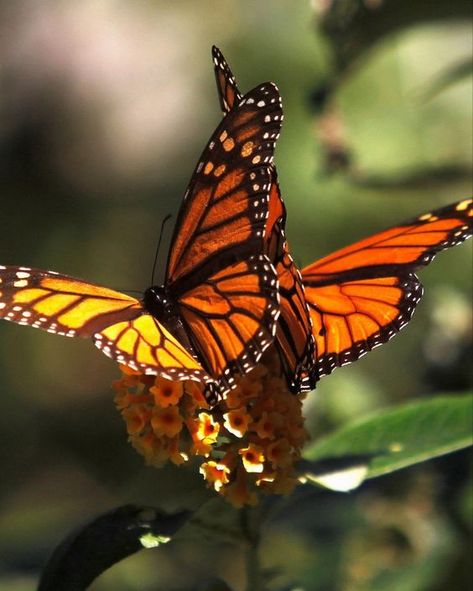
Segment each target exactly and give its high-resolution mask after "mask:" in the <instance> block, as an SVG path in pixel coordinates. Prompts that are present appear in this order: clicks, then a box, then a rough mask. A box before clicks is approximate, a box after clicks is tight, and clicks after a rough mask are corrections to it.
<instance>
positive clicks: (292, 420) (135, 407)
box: [114, 353, 308, 507]
mask: <svg viewBox="0 0 473 591" xmlns="http://www.w3.org/2000/svg"><path fill="white" fill-rule="evenodd" d="M121 369H122V373H123V377H122V379H120V380H117V381H116V382H114V389H115V391H116V397H115V402H116V405H117V407H118V409H119V410H120V412H121V414H122V417H123V419H124V420H125V422H126V426H127V431H128V435H129V439H130V442H131V443H132V445H133V446H134V447H135V449H136V450H137V451H138V452H139V453H141V454H142V455H143V456H144V457H145V460H146V462H147V463H148V464H151V465H154V466H158V467H159V466H162V465H163V464H164V463H165V462H166V461H168V460H170V461H171V462H173V463H175V464H177V465H179V464H182V463H184V462H186V461H188V460H189V459H190V458H191V457H193V456H200V457H202V458H204V461H203V463H202V464H201V466H200V472H201V474H202V475H203V477H204V479H205V480H206V482H207V484H208V486H209V487H212V488H214V490H215V491H217V492H218V493H219V494H221V495H223V496H224V497H225V498H226V499H227V500H228V501H229V502H231V503H232V504H233V505H235V506H237V507H241V506H243V505H246V504H255V503H256V502H257V498H258V494H257V493H258V491H263V492H272V493H280V494H284V493H289V492H291V491H292V489H293V488H294V486H295V485H296V484H297V475H296V472H295V469H294V463H295V462H296V461H297V460H298V459H299V458H300V449H301V447H302V445H303V444H304V443H305V442H306V440H307V438H308V435H307V432H306V431H305V429H304V426H303V418H302V412H301V410H302V409H301V406H302V402H301V399H300V397H298V396H295V395H294V394H292V393H291V392H290V391H289V390H288V388H287V385H286V382H285V379H284V377H283V376H282V372H281V366H280V362H279V359H278V357H277V356H276V354H274V353H269V354H267V355H265V357H264V360H263V361H262V362H261V363H260V364H259V365H257V366H256V367H255V368H254V369H253V370H252V371H251V372H249V373H248V374H247V375H245V376H241V377H239V378H238V380H237V386H236V387H235V388H234V389H232V390H230V391H229V392H228V393H227V395H226V396H225V397H224V399H223V400H221V401H220V402H219V403H218V405H216V406H215V407H213V408H211V409H210V408H209V406H208V404H207V402H206V399H205V397H204V385H203V384H198V383H196V382H192V381H190V380H189V381H179V382H173V381H170V380H166V379H164V378H161V377H159V376H149V375H143V374H139V373H138V372H135V371H133V370H130V369H129V368H126V367H123V366H122V368H121Z"/></svg>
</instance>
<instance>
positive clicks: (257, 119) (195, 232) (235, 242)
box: [166, 82, 282, 294]
mask: <svg viewBox="0 0 473 591" xmlns="http://www.w3.org/2000/svg"><path fill="white" fill-rule="evenodd" d="M281 122H282V108H281V101H280V97H279V92H278V90H277V88H276V86H275V85H274V84H272V83H270V82H268V83H265V84H262V85H260V86H258V87H257V88H255V89H254V90H252V91H251V92H249V93H248V94H247V95H246V96H245V97H244V98H243V99H242V101H240V103H239V105H238V108H236V109H233V110H232V111H231V112H230V113H229V114H228V115H227V116H226V117H224V119H223V120H222V122H221V123H220V125H219V126H218V127H217V130H216V131H215V133H214V134H213V136H212V138H211V139H210V141H209V143H208V145H207V147H206V148H205V150H204V152H203V154H202V156H201V158H200V160H199V163H198V165H197V168H196V170H195V172H194V175H193V177H192V179H191V182H190V184H189V187H188V190H187V192H186V196H185V198H184V202H183V204H182V206H181V210H180V212H179V216H178V219H177V222H176V228H175V231H174V235H173V239H172V241H171V250H170V253H169V259H168V266H167V273H166V281H167V283H168V285H169V286H170V287H171V289H172V291H173V292H174V293H176V294H180V293H182V292H184V291H185V290H186V287H187V286H188V285H189V284H190V283H195V282H198V281H200V279H201V278H203V279H205V277H206V276H209V275H210V274H211V273H213V272H215V271H217V270H220V269H223V268H224V267H225V266H226V265H227V264H229V263H231V262H233V261H236V260H243V259H244V258H248V257H249V256H251V255H252V254H254V253H255V252H261V244H262V236H263V231H264V225H265V221H266V218H267V215H268V198H269V197H268V196H269V186H270V167H271V162H272V159H273V152H274V147H275V142H276V140H277V138H278V136H279V131H280V127H281Z"/></svg>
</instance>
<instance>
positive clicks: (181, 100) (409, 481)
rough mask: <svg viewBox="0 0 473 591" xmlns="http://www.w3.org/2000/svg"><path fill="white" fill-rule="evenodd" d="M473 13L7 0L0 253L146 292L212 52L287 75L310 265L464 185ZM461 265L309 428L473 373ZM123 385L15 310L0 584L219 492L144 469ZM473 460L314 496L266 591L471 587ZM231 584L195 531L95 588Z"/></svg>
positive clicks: (264, 75)
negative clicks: (109, 522) (55, 553)
mask: <svg viewBox="0 0 473 591" xmlns="http://www.w3.org/2000/svg"><path fill="white" fill-rule="evenodd" d="M396 6H397V9H396ZM467 15H468V12H467V11H466V10H465V3H464V2H463V1H462V0H452V1H451V2H449V3H448V4H447V3H444V2H418V3H408V2H405V1H401V0H399V1H398V2H397V4H396V2H393V1H390V0H386V1H384V2H383V0H376V1H375V0H370V1H368V0H366V2H361V1H360V2H358V1H356V0H351V1H346V2H345V1H340V2H338V5H337V3H332V2H330V0H325V1H322V0H313V2H312V3H309V2H294V1H293V0H273V1H272V2H270V3H269V2H266V3H263V2H251V1H249V0H221V1H220V2H218V3H217V2H212V1H211V0H197V1H196V0H181V1H180V2H167V1H164V0H155V1H153V2H144V1H141V0H138V1H136V2H133V3H131V2H125V1H117V0H115V1H111V0H108V1H107V0H85V1H83V2H80V3H79V2H67V1H62V2H52V1H51V0H47V1H44V2H36V3H35V2H31V1H28V0H17V1H16V2H11V1H9V0H6V1H3V2H0V79H1V82H2V84H1V88H2V92H1V96H0V169H1V176H0V182H1V193H0V195H1V197H0V200H1V209H0V262H1V263H2V264H20V265H28V266H37V267H40V268H49V269H54V270H56V271H60V272H64V273H67V274H70V275H75V276H78V277H82V278H84V279H88V280H90V281H94V282H97V283H101V284H104V285H108V286H111V287H114V288H116V289H122V290H126V289H135V290H143V289H144V288H146V287H148V285H149V278H150V274H151V268H152V263H153V257H154V252H155V247H156V242H157V237H158V233H159V228H160V224H161V221H162V219H163V217H164V216H165V215H166V214H168V213H172V214H174V215H175V214H176V212H177V209H178V207H179V204H180V200H181V196H182V195H183V193H184V191H185V188H186V183H187V182H188V180H189V178H190V175H191V173H192V170H193V167H194V165H195V163H196V162H197V159H198V156H199V154H200V151H201V149H202V148H203V146H204V144H205V142H206V140H207V139H208V137H209V136H210V133H211V131H212V130H213V129H214V127H215V126H216V125H217V123H218V122H219V120H220V112H219V108H218V101H217V96H216V89H215V82H214V78H213V71H212V63H211V59H210V47H211V45H212V44H216V45H218V46H219V47H220V48H221V50H222V51H223V53H224V54H225V56H226V58H227V59H228V61H229V63H230V64H231V66H232V69H233V71H234V72H235V74H236V76H237V80H238V82H239V85H240V88H241V89H243V90H244V91H247V90H249V89H250V88H252V87H253V86H255V85H256V84H258V83H260V82H263V81H265V80H272V81H274V82H276V83H277V84H278V86H279V88H280V91H281V95H282V99H283V105H284V111H285V122H284V127H283V132H282V135H281V138H280V141H279V142H278V147H277V152H276V163H277V166H278V171H279V179H280V184H281V188H282V191H283V195H284V197H285V202H286V205H287V209H288V222H287V233H288V238H289V242H290V246H291V249H292V252H293V254H294V256H295V258H296V260H297V262H298V263H299V264H301V265H302V266H303V265H305V264H308V263H310V262H312V261H313V260H314V259H316V258H318V257H320V256H322V255H324V254H327V253H329V252H330V251H332V250H333V249H335V248H338V247H341V246H344V245H345V244H348V243H350V242H351V241H353V240H356V239H357V238H361V237H363V236H365V235H367V234H369V233H372V232H374V231H376V230H381V229H383V228H385V227H388V226H390V225H393V224H395V223H397V222H400V221H403V220H404V219H409V218H410V217H412V216H414V215H417V214H419V213H423V212H425V211H429V210H431V209H433V208H435V207H439V206H442V205H444V204H447V203H450V202H453V201H455V200H459V199H462V198H465V197H466V196H469V195H470V194H471V169H470V167H471V156H472V138H471V125H472V104H471V90H472V88H471V86H472V80H471V75H465V64H468V63H469V60H470V54H471V43H472V39H471V26H470V23H469V21H468V16H467ZM377 19H378V20H377ZM378 24H379V26H378ZM167 234H168V235H169V234H170V231H169V229H168V232H167ZM165 252H166V249H163V251H162V253H163V254H162V256H161V261H160V263H161V264H160V268H161V270H162V269H163V267H164V263H165V254H164V253H165ZM471 264H472V249H471V243H470V244H465V245H462V246H459V247H456V248H454V249H452V250H451V251H449V252H445V253H442V254H441V255H439V257H438V259H437V260H436V261H435V262H434V263H433V264H432V265H431V266H430V267H429V268H428V269H425V270H423V271H421V278H422V280H423V283H424V285H425V287H426V294H425V296H424V298H423V300H422V302H421V303H420V305H419V306H418V310H417V312H416V314H415V317H414V319H413V321H412V322H411V324H410V325H409V327H408V328H407V329H405V330H404V331H403V333H402V334H401V335H400V336H399V337H397V338H395V339H394V340H393V341H391V342H390V343H388V344H386V345H384V346H383V347H381V348H379V349H377V350H376V351H374V352H372V353H370V354H369V355H367V356H366V357H364V358H363V359H362V360H360V361H358V362H357V363H355V364H354V365H351V366H348V367H346V368H343V369H340V370H337V371H336V372H335V373H334V374H333V375H332V376H330V377H326V378H323V380H322V381H321V382H320V384H319V386H318V387H317V392H316V393H313V394H311V395H310V396H309V397H308V400H307V404H306V414H307V424H308V427H309V429H310V431H311V433H312V435H313V436H314V437H317V436H319V435H320V434H323V433H326V432H328V431H330V430H332V429H334V428H336V427H337V426H338V425H341V424H343V423H345V422H346V421H348V420H350V419H353V418H357V417H360V416H362V415H363V414H364V413H365V412H368V411H370V410H374V409H378V408H381V407H384V406H387V405H390V404H396V403H401V402H403V401H407V400H410V399H412V398H414V397H420V396H423V395H430V394H435V393H440V392H454V391H455V392H462V391H464V390H466V389H467V388H468V387H469V386H470V385H471V364H470V355H471V350H472V320H471V306H470V298H471V289H472V277H471ZM116 377H117V369H116V366H115V365H114V364H113V363H112V362H111V361H110V360H108V359H107V358H106V357H105V356H103V355H101V354H99V353H98V352H97V351H96V350H95V348H94V347H93V346H92V345H91V343H88V342H86V341H80V340H74V339H64V338H60V337H56V336H51V335H47V334H45V333H42V332H40V331H34V330H31V329H25V328H22V327H19V326H16V325H11V324H9V323H6V322H4V323H1V326H0V391H1V401H2V403H1V404H2V406H1V412H0V437H1V444H0V468H1V474H2V478H1V481H0V590H1V591H3V590H5V591H6V590H9V591H26V590H30V589H33V588H34V585H35V582H36V580H37V576H38V573H39V571H40V569H41V566H42V565H43V564H44V561H45V560H46V557H47V556H48V554H49V553H50V551H51V550H52V549H53V548H54V546H55V545H56V544H57V543H59V542H60V541H61V540H62V539H63V538H64V536H65V535H66V534H67V533H69V532H70V531H71V530H72V529H73V528H74V527H76V526H78V525H80V524H81V523H83V522H84V521H86V520H88V519H90V518H92V517H93V516H94V515H96V514H97V513H100V512H101V511H106V510H108V509H110V508H112V507H114V506H117V505H121V504H124V503H127V502H132V503H145V504H151V505H159V506H161V507H163V508H166V509H169V510H172V509H179V508H183V507H190V508H193V507H197V506H198V505H199V503H201V502H202V500H203V499H205V498H206V492H205V488H204V485H203V483H202V482H201V480H200V477H199V476H197V475H196V474H195V468H194V469H186V468H180V469H177V468H176V469H174V468H169V469H164V470H160V471H158V470H155V469H152V468H147V467H144V466H143V462H142V459H141V457H140V456H138V455H137V454H136V453H135V452H134V450H133V449H131V447H130V446H129V445H128V444H127V441H126V434H125V429H124V425H123V424H122V420H121V418H120V416H119V414H118V413H117V412H116V410H115V409H114V405H113V401H112V397H113V396H112V393H111V390H110V383H111V381H112V380H113V379H115V378H116ZM469 466H470V464H469V462H468V456H467V454H465V453H462V454H457V455H456V456H452V457H447V458H445V459H442V460H439V461H436V462H430V463H428V464H426V465H423V466H419V467H416V468H415V469H410V470H406V471H404V472H401V473H398V474H395V475H393V476H390V477H386V478H383V479H379V480H376V481H373V482H372V483H370V484H369V485H366V486H364V487H363V488H362V489H361V491H359V492H358V493H356V494H352V495H340V494H335V493H324V492H317V491H314V489H310V490H308V489H307V490H306V489H303V488H302V489H301V490H300V491H299V492H298V493H297V495H296V496H295V499H294V498H293V499H290V500H288V501H287V503H286V505H285V506H284V507H283V508H280V510H279V512H278V515H277V518H274V519H273V520H272V521H271V523H270V524H269V526H268V529H267V530H266V536H265V538H264V539H265V542H264V545H263V560H264V562H265V564H267V566H268V568H271V569H274V573H275V578H274V585H275V586H274V588H287V589H289V588H292V587H290V584H291V582H293V581H298V582H299V586H300V587H299V588H302V589H305V590H308V591H311V590H315V591H319V590H320V591H322V590H323V591H330V590H340V591H345V590H346V591H353V590H360V591H376V590H379V589H383V590H389V591H390V590H392V591H420V590H428V591H441V590H443V589H455V590H460V591H461V590H463V589H465V590H466V589H468V588H470V587H469V585H470V584H471V579H469V576H470V574H469V572H470V568H469V565H468V561H469V556H468V543H467V541H468V540H469V539H471V537H470V536H471V510H472V507H473V498H472V493H471V471H470V469H469ZM281 573H284V574H281ZM217 576H218V577H223V578H225V579H226V580H227V581H228V583H229V584H231V585H232V586H233V588H234V589H235V590H237V591H238V590H241V589H243V584H244V575H243V571H242V552H241V549H240V548H239V547H238V545H235V544H231V543H225V544H222V543H220V542H218V541H217V540H216V539H215V538H211V537H209V538H208V539H207V538H204V539H203V538H202V537H196V534H195V532H194V533H193V532H189V533H188V535H187V536H186V535H185V534H183V535H182V536H181V537H180V539H179V540H176V541H175V542H173V543H172V544H170V545H169V546H167V547H165V548H162V549H160V550H158V551H147V552H142V553H141V554H139V555H136V556H134V557H131V558H129V559H127V560H126V561H124V562H122V563H120V564H119V565H117V566H115V567H114V568H113V569H112V570H110V571H109V572H107V573H106V574H104V575H103V576H102V577H101V578H100V579H98V580H97V582H96V583H94V585H93V587H92V589H93V590H94V591H108V590H112V589H113V590H119V591H121V590H124V591H127V590H130V591H131V590H135V589H139V590H144V591H151V590H155V589H163V590H164V589H166V590H168V589H171V590H172V589H191V588H193V585H195V584H196V583H197V582H202V581H204V580H205V579H206V578H212V577H217ZM284 586H286V587H284Z"/></svg>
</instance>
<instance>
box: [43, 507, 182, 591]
mask: <svg viewBox="0 0 473 591" xmlns="http://www.w3.org/2000/svg"><path fill="white" fill-rule="evenodd" d="M190 515H191V513H190V512H189V511H181V512H179V513H174V514H166V513H163V512H162V511H160V510H158V509H155V508H154V507H141V506H137V505H124V506H122V507H118V508H116V509H113V510H112V511H109V512H107V513H104V514H103V515H100V516H98V517H96V518H95V519H93V520H92V521H91V522H89V523H87V524H85V525H83V526H81V527H80V528H79V529H78V530H77V531H75V532H74V533H72V534H71V535H70V536H68V537H67V538H66V539H65V540H64V541H62V542H61V543H60V544H59V546H58V547H57V548H56V549H55V550H54V552H53V554H52V556H51V558H50V559H49V560H48V562H47V564H46V566H45V568H44V570H43V572H42V574H41V579H40V582H39V586H38V591H83V590H84V589H86V588H87V587H88V586H89V585H90V583H91V582H92V581H93V580H94V579H95V578H96V577H98V576H99V575H100V574H101V573H103V572H104V571H105V570H106V569H108V568H110V567H111V566H112V565H114V564H115V563H116V562H118V561H120V560H122V559H123V558H126V557H127V556H130V555H131V554H134V553H135V552H138V551H139V550H142V549H143V548H155V547H156V546H158V545H160V544H162V543H165V542H167V541H169V540H170V539H171V538H172V537H173V536H174V534H175V533H177V531H178V530H179V529H180V528H181V527H182V526H183V525H184V524H185V523H186V522H187V520H188V519H189V517H190Z"/></svg>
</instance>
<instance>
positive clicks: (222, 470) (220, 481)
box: [199, 460, 230, 492]
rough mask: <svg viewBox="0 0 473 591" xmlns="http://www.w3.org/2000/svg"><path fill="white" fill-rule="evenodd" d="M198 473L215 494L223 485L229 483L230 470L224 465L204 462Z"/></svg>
mask: <svg viewBox="0 0 473 591" xmlns="http://www.w3.org/2000/svg"><path fill="white" fill-rule="evenodd" d="M199 472H200V473H201V474H202V475H203V477H204V479H205V480H206V481H207V482H208V484H209V485H211V486H213V487H214V489H215V490H216V491H217V492H219V491H220V489H221V488H222V486H223V485H224V484H228V482H229V478H228V476H229V474H230V468H228V467H227V466H225V464H222V463H218V462H214V461H213V460H211V461H209V462H204V463H203V464H202V465H201V467H200V468H199Z"/></svg>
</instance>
